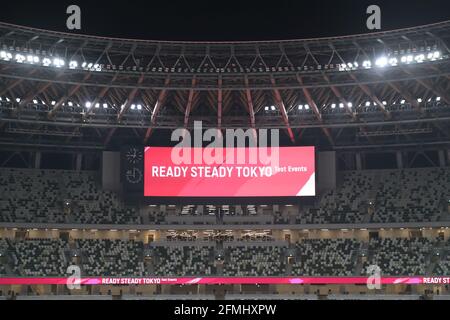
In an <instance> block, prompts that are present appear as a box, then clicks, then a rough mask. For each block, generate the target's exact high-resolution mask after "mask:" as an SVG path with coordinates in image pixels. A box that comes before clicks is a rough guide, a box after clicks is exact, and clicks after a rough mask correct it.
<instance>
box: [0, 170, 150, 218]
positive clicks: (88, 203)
mask: <svg viewBox="0 0 450 320" xmlns="http://www.w3.org/2000/svg"><path fill="white" fill-rule="evenodd" d="M0 222H35V223H82V224H116V223H117V224H132V223H140V222H141V220H140V217H139V215H138V213H137V210H136V209H135V208H133V207H126V206H124V205H123V204H122V202H121V201H120V199H119V197H118V195H117V194H115V193H113V192H110V191H105V190H102V188H101V186H100V184H99V183H98V179H97V178H96V174H95V173H94V172H86V171H81V172H76V171H64V170H35V169H6V168H2V169H0Z"/></svg>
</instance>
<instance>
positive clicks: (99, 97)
mask: <svg viewBox="0 0 450 320" xmlns="http://www.w3.org/2000/svg"><path fill="white" fill-rule="evenodd" d="M118 75H119V73H116V74H115V75H114V77H113V78H112V80H111V82H110V83H111V84H112V83H113V82H114V81H116V79H117V76H118ZM110 88H111V87H104V88H102V90H101V91H100V93H99V94H98V96H97V97H96V98H95V99H94V101H92V103H91V106H90V107H89V108H88V109H87V110H86V112H85V113H84V115H83V119H86V118H87V116H88V115H89V114H90V113H91V112H92V110H93V109H94V107H95V104H96V103H97V102H98V101H99V100H100V99H103V97H104V96H105V94H106V93H107V92H108V90H109V89H110Z"/></svg>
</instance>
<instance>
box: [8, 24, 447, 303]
mask: <svg viewBox="0 0 450 320" xmlns="http://www.w3.org/2000/svg"><path fill="white" fill-rule="evenodd" d="M449 47H450V21H447V22H442V23H437V24H433V25H428V26H421V27H414V28H409V29H402V30H395V31H388V32H379V33H371V34H366V35H356V36H348V37H335V38H321V39H305V40H291V41H273V42H270V41H268V42H263V41H261V42H254V43H251V44H249V43H245V42H222V43H214V42H210V43H206V42H198V43H195V42H192V43H189V42H178V43H177V42H162V41H161V42H158V41H137V40H136V41H134V40H124V39H112V38H111V39H110V38H99V37H91V36H84V35H76V34H64V33H59V32H50V31H45V30H38V29H33V28H28V27H21V26H15V25H10V24H6V23H0V279H7V278H15V279H25V280H26V279H27V278H66V277H68V276H69V274H68V271H67V269H68V267H69V266H71V265H76V266H79V267H80V270H81V275H82V277H83V278H96V277H100V278H149V279H153V278H154V279H161V278H183V277H188V278H191V277H192V278H193V279H196V278H214V277H218V278H230V279H232V278H252V277H266V278H277V277H281V278H282V277H287V278H296V277H299V278H303V277H321V278H328V277H329V278H336V277H338V278H340V279H346V278H347V279H350V278H355V277H356V278H358V277H367V276H368V275H369V274H368V268H369V267H370V266H372V265H377V266H379V268H380V269H381V274H382V276H383V277H396V278H407V277H430V278H433V277H447V279H448V277H449V276H450V230H449V227H450V147H449V145H450V94H449V90H450V81H449V80H450V59H449V58H450V49H449ZM194 121H202V123H203V126H204V129H208V128H218V130H225V129H227V128H245V129H248V128H250V129H253V130H261V129H280V139H281V144H282V146H285V147H290V146H315V148H316V150H315V156H316V168H317V169H316V172H317V174H316V196H311V197H289V198H280V199H273V198H266V197H260V198H258V199H254V198H251V199H223V198H216V199H214V198H206V197H203V198H195V199H194V198H193V199H189V198H180V199H164V198H152V199H147V198H146V197H143V191H142V185H141V184H142V183H143V181H142V176H138V177H137V176H136V174H135V173H136V172H137V171H133V174H130V171H129V170H130V168H135V167H133V166H135V165H138V164H139V163H142V165H143V159H142V156H143V153H144V152H143V151H144V147H146V146H173V142H172V141H171V140H170V133H171V131H172V130H174V129H176V128H186V129H188V130H192V129H193V124H194ZM133 170H135V169H133ZM136 170H137V169H136ZM220 187H221V186H216V188H220ZM266 188H269V190H270V188H273V189H275V188H277V186H266ZM0 283H1V282H0ZM86 296H89V299H98V300H116V299H123V300H126V299H130V300H133V299H161V300H163V299H173V298H176V299H199V300H203V299H205V300H206V299H249V300H253V299H254V300H264V299H286V300H297V299H298V300H320V299H330V300H332V299H336V300H340V299H355V300H356V299H362V300H363V299H374V298H375V299H396V300H400V299H405V300H417V299H436V300H438V299H446V300H449V299H450V288H449V284H448V283H436V284H425V283H421V284H406V283H398V284H382V285H381V287H380V288H379V289H375V290H372V289H369V288H368V286H367V285H366V284H365V283H364V284H352V283H342V284H333V283H326V284H314V283H312V284H295V283H291V284H276V283H275V284H258V283H248V284H246V283H238V284H196V283H195V282H193V283H192V284H180V285H178V284H176V285H175V284H173V285H164V284H158V283H151V284H146V285H135V284H129V285H122V284H101V285H82V286H81V288H79V289H72V290H69V289H68V288H67V286H66V285H65V284H57V285H48V284H26V283H25V282H24V284H4V285H3V284H0V300H2V299H4V300H7V299H16V300H30V299H58V298H61V297H63V298H64V299H83V298H85V297H86Z"/></svg>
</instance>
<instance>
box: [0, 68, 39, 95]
mask: <svg viewBox="0 0 450 320" xmlns="http://www.w3.org/2000/svg"><path fill="white" fill-rule="evenodd" d="M36 71H37V69H33V70H31V71H30V72H29V73H28V74H27V77H29V76H31V75H33V74H34V73H35V72H36ZM24 80H26V78H20V79H17V80H15V81H13V82H12V83H11V84H10V85H8V86H7V87H5V88H4V89H2V91H0V96H3V95H4V94H5V93H7V92H8V91H9V90H11V89H14V88H15V87H16V86H18V85H19V84H21V83H22V82H23V81H24Z"/></svg>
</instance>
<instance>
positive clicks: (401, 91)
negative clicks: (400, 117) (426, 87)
mask: <svg viewBox="0 0 450 320" xmlns="http://www.w3.org/2000/svg"><path fill="white" fill-rule="evenodd" d="M388 84H389V86H390V87H391V88H392V89H394V90H395V91H397V92H398V93H399V94H401V95H402V97H403V98H405V99H406V101H408V103H410V104H411V105H412V106H413V107H414V108H416V109H417V110H418V111H420V112H422V111H423V110H422V108H421V107H420V104H419V102H417V100H416V99H414V97H413V96H412V95H411V94H410V93H409V92H408V91H407V90H406V89H405V88H402V87H401V85H400V84H397V83H395V82H389V83H388Z"/></svg>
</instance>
